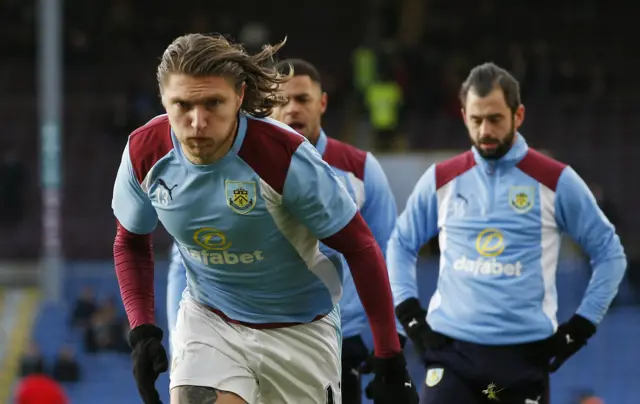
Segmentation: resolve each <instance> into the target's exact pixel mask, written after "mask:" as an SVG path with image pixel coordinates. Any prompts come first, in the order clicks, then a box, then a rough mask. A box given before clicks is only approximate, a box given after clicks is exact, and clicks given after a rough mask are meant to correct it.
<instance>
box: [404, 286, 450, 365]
mask: <svg viewBox="0 0 640 404" xmlns="http://www.w3.org/2000/svg"><path fill="white" fill-rule="evenodd" d="M426 316H427V312H426V311H425V310H424V309H423V308H422V307H421V306H420V302H419V301H418V299H416V298H414V297H412V298H409V299H407V300H405V301H404V302H402V303H400V304H399V305H398V306H397V307H396V317H398V320H400V324H402V327H404V330H405V332H406V333H407V337H409V339H410V340H411V342H413V346H415V348H416V350H417V351H418V353H419V354H420V357H421V358H424V355H425V353H426V352H427V351H428V350H430V349H438V348H441V347H442V346H444V345H445V344H446V343H447V342H448V338H447V337H446V336H444V335H442V334H440V333H437V332H435V331H433V330H432V329H431V327H429V324H427V319H426Z"/></svg>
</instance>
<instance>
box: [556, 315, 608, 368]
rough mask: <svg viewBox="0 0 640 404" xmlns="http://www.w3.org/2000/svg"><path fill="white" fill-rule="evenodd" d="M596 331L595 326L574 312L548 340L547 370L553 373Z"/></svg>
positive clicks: (585, 343)
mask: <svg viewBox="0 0 640 404" xmlns="http://www.w3.org/2000/svg"><path fill="white" fill-rule="evenodd" d="M595 332H596V326H595V325H594V324H593V323H592V322H591V321H589V320H587V319H586V318H584V317H582V316H580V315H578V314H575V315H574V316H573V317H571V318H570V319H569V321H567V322H566V323H563V324H560V325H559V326H558V331H556V333H555V334H553V335H552V336H551V337H550V338H549V340H548V343H549V349H550V353H551V355H550V360H551V362H550V363H549V372H551V373H553V372H555V371H556V370H558V369H559V368H560V366H562V364H563V363H564V362H565V361H566V360H567V359H569V358H570V357H572V356H573V355H574V354H575V353H576V352H578V351H579V350H580V349H581V348H582V347H583V346H585V345H587V340H588V339H589V338H591V336H592V335H593V334H595Z"/></svg>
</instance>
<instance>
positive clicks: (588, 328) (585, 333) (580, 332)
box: [567, 314, 596, 341]
mask: <svg viewBox="0 0 640 404" xmlns="http://www.w3.org/2000/svg"><path fill="white" fill-rule="evenodd" d="M567 326H568V328H569V329H570V330H572V331H573V332H575V334H576V336H577V337H581V338H584V339H585V341H586V340H588V339H589V338H591V337H592V336H593V334H595V333H596V326H595V325H594V324H593V323H592V322H591V321H589V320H587V319H586V318H584V317H582V316H581V315H579V314H574V315H573V317H571V318H570V319H569V321H567Z"/></svg>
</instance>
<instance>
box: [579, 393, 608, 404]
mask: <svg viewBox="0 0 640 404" xmlns="http://www.w3.org/2000/svg"><path fill="white" fill-rule="evenodd" d="M571 404H604V400H602V399H601V398H600V397H598V396H596V394H595V393H594V392H593V391H591V390H585V391H579V392H577V393H576V394H575V398H574V399H573V400H572V402H571Z"/></svg>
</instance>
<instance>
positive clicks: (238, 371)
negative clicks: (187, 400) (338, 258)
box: [170, 296, 342, 404]
mask: <svg viewBox="0 0 640 404" xmlns="http://www.w3.org/2000/svg"><path fill="white" fill-rule="evenodd" d="M341 342H342V335H341V331H340V312H339V309H338V308H337V307H336V309H334V310H333V311H332V312H331V313H330V314H328V315H327V316H325V317H323V318H322V319H320V320H317V321H314V322H312V323H309V324H301V325H295V326H291V327H284V328H273V329H262V330H257V329H253V328H249V327H246V326H243V325H238V324H233V323H229V322H227V321H225V320H224V319H223V318H221V317H220V316H218V315H217V314H215V313H213V312H211V311H210V310H209V309H207V308H206V307H203V306H201V305H200V304H198V303H196V302H195V301H193V300H192V299H190V298H188V297H186V296H185V297H184V298H183V299H182V302H181V303H180V311H179V313H178V321H177V324H176V329H175V332H174V334H173V336H172V348H173V351H172V352H173V357H172V364H171V385H170V388H171V389H173V388H174V387H177V386H206V387H212V388H215V389H217V390H223V391H228V392H232V393H235V394H237V395H238V396H240V397H242V399H244V400H245V401H246V402H247V403H249V404H258V403H260V404H327V403H328V402H329V400H328V396H329V395H332V396H333V401H332V402H333V403H335V404H340V403H341V402H342V399H341V393H340V378H341V375H340V373H341V365H340V355H341V349H342V347H341V346H340V345H341Z"/></svg>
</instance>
